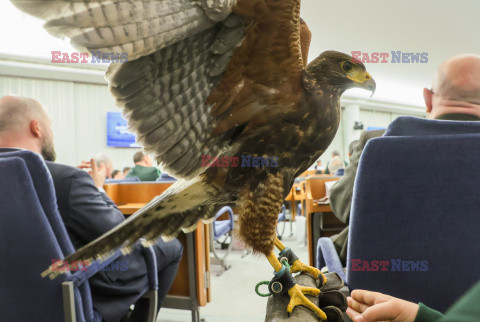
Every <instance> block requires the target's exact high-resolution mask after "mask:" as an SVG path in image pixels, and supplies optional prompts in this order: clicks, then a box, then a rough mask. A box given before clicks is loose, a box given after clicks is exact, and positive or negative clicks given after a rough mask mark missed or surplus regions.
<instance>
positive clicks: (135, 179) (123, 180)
mask: <svg viewBox="0 0 480 322" xmlns="http://www.w3.org/2000/svg"><path fill="white" fill-rule="evenodd" d="M128 182H140V179H139V178H138V177H126V178H123V179H106V180H105V183H128Z"/></svg>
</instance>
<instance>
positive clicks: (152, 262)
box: [142, 246, 158, 291]
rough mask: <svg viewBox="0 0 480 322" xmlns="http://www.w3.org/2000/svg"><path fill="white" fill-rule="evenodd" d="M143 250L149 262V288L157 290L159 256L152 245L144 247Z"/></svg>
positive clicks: (146, 260)
mask: <svg viewBox="0 0 480 322" xmlns="http://www.w3.org/2000/svg"><path fill="white" fill-rule="evenodd" d="M142 252H143V255H144V256H145V262H146V263H147V276H148V290H149V291H156V290H158V272H157V270H158V267H157V256H156V255H155V251H154V250H153V247H152V246H149V247H143V248H142Z"/></svg>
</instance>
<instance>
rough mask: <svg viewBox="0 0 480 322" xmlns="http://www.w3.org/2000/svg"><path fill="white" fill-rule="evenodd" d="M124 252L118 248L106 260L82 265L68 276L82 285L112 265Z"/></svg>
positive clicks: (76, 283)
mask: <svg viewBox="0 0 480 322" xmlns="http://www.w3.org/2000/svg"><path fill="white" fill-rule="evenodd" d="M121 254H122V252H121V251H120V250H116V251H115V253H114V254H113V255H111V256H110V257H108V258H107V259H106V260H104V261H100V260H95V261H93V263H92V264H91V265H89V266H87V267H82V268H80V269H79V270H78V271H75V272H73V271H72V272H70V276H69V277H68V280H71V281H72V282H74V283H75V285H80V284H83V283H84V282H85V281H86V280H88V279H89V278H90V277H92V276H93V275H95V274H96V273H98V272H100V271H101V270H103V269H104V268H105V267H107V266H108V265H110V264H111V263H112V262H113V261H114V260H115V259H117V258H118V257H119V256H120V255H121Z"/></svg>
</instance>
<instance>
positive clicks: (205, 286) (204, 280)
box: [104, 182, 211, 321]
mask: <svg viewBox="0 0 480 322" xmlns="http://www.w3.org/2000/svg"><path fill="white" fill-rule="evenodd" d="M172 184H173V183H172V182H168V183H166V182H132V183H113V184H106V185H105V186H104V189H105V192H106V193H107V194H108V196H109V197H110V198H111V199H112V200H113V201H114V202H115V204H117V207H118V209H120V211H122V213H123V214H124V215H125V216H129V215H132V214H134V213H135V212H136V211H137V210H139V209H140V208H142V207H143V206H144V205H145V204H146V203H148V202H149V201H150V200H151V199H153V198H154V197H155V196H157V195H160V194H161V193H163V192H164V191H165V190H167V189H168V187H170V186H171V185H172ZM177 239H178V240H179V241H180V242H181V243H182V245H183V256H182V260H181V261H180V265H179V267H178V272H177V276H176V277H175V280H174V282H173V285H172V287H171V288H170V290H169V292H168V295H167V297H166V298H165V300H164V301H163V303H162V306H163V307H168V308H175V309H188V310H191V311H192V321H200V315H199V310H198V307H199V306H205V305H206V304H207V303H208V302H210V299H211V291H210V255H209V254H210V241H209V226H208V225H205V224H203V222H201V221H199V222H198V223H197V229H196V230H195V231H194V232H192V233H188V234H184V233H183V232H182V233H180V234H179V235H178V237H177Z"/></svg>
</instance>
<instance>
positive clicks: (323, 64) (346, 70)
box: [304, 51, 376, 95]
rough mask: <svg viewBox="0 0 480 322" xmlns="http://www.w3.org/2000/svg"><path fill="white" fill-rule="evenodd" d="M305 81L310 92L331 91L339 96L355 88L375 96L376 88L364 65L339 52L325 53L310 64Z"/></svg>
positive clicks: (306, 70)
mask: <svg viewBox="0 0 480 322" xmlns="http://www.w3.org/2000/svg"><path fill="white" fill-rule="evenodd" d="M304 81H305V85H306V86H305V87H306V88H307V89H309V90H314V91H315V90H322V91H324V90H327V91H329V90H331V91H333V92H335V93H338V94H339V95H341V94H343V92H345V91H346V90H347V89H350V88H354V87H358V88H363V89H366V90H368V91H371V92H372V95H373V93H374V92H375V87H376V84H375V81H374V80H373V78H372V76H370V74H369V73H368V72H367V71H366V69H365V65H364V64H362V63H361V62H360V61H358V60H356V59H354V58H353V57H352V56H350V55H347V54H344V53H341V52H338V51H325V52H323V53H322V54H321V55H320V56H318V57H317V58H316V59H315V60H313V61H312V62H311V63H310V64H308V66H307V67H306V69H305V78H304Z"/></svg>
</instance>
